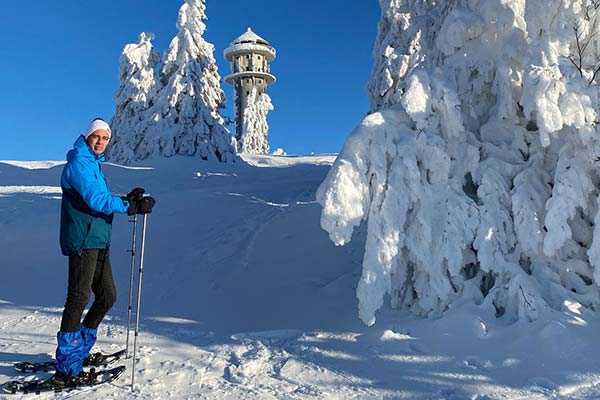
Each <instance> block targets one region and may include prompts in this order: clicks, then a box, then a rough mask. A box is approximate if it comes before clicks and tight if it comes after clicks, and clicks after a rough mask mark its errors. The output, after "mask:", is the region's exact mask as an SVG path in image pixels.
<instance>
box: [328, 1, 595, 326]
mask: <svg viewBox="0 0 600 400" xmlns="http://www.w3.org/2000/svg"><path fill="white" fill-rule="evenodd" d="M379 3H380V6H381V10H382V17H381V20H380V22H379V32H378V37H377V39H376V43H375V50H374V59H375V64H374V67H373V70H372V77H371V80H370V82H369V84H368V91H369V96H370V99H371V111H372V113H371V114H370V115H369V116H367V117H366V118H365V119H364V121H363V122H362V123H361V124H360V125H359V126H358V127H357V128H356V129H355V130H354V131H353V132H352V133H351V135H350V137H349V138H348V140H347V142H346V143H345V145H344V148H343V149H342V151H341V153H340V154H339V157H338V159H337V160H336V162H335V164H334V166H333V168H332V169H331V171H330V172H329V175H328V176H327V178H326V180H325V181H324V182H323V184H322V185H321V187H320V188H319V191H318V193H317V198H318V201H319V202H320V203H321V205H322V206H323V213H322V217H321V224H322V226H323V228H325V229H326V230H327V231H328V232H329V234H330V237H331V239H332V240H333V241H334V242H335V243H336V244H338V245H343V244H345V243H347V242H348V241H350V240H351V237H352V233H353V230H354V229H355V227H357V226H358V225H359V224H360V223H361V221H366V224H367V231H368V233H367V243H366V247H365V255H364V259H363V273H362V277H361V280H360V283H359V286H358V289H357V295H358V298H359V315H360V317H361V318H362V319H363V321H364V322H365V323H367V324H369V325H370V324H373V323H374V322H375V318H376V311H377V310H378V309H380V308H381V306H382V305H383V301H384V298H385V297H386V296H389V298H390V299H391V304H392V306H395V307H399V308H407V309H410V310H412V311H413V312H415V313H417V314H419V315H427V316H429V315H439V314H440V313H442V312H444V311H445V310H446V309H447V308H448V307H449V306H450V305H451V304H452V303H455V302H458V301H461V302H465V301H472V302H475V303H477V304H480V305H481V308H482V309H483V310H484V312H487V313H489V315H490V316H498V317H502V318H505V319H507V320H508V321H515V320H518V319H529V320H532V319H535V318H537V317H538V316H539V315H540V314H541V313H544V312H545V311H546V310H551V309H557V310H560V309H561V308H562V307H563V304H564V302H565V301H567V300H568V301H577V302H579V303H581V304H582V305H584V306H587V307H592V308H598V306H600V297H599V289H598V285H599V283H600V213H598V210H599V208H600V207H599V204H600V198H599V196H598V195H599V191H598V184H599V183H600V179H599V177H600V175H599V173H598V171H600V170H599V168H600V164H595V163H594V160H595V159H596V157H598V155H600V147H599V145H600V143H598V142H599V140H598V139H599V138H600V132H598V128H597V126H598V122H597V121H598V116H597V112H596V110H597V109H598V105H599V104H598V99H599V94H600V90H599V88H600V79H598V78H600V77H599V76H598V75H600V73H599V67H600V42H598V41H597V40H595V39H594V38H595V37H596V36H597V34H598V33H599V29H598V26H599V14H598V11H599V5H600V4H599V3H598V2H597V1H595V0H572V1H568V2H566V1H562V0H548V1H546V0H544V1H542V0H533V1H532V0H528V1H526V0H510V1H505V0H486V1H479V0H439V1H435V2H432V1H428V0H380V1H379Z"/></svg>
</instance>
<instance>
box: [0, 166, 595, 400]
mask: <svg viewBox="0 0 600 400" xmlns="http://www.w3.org/2000/svg"><path fill="white" fill-rule="evenodd" d="M248 159H249V160H250V161H251V164H253V165H247V164H242V163H238V164H236V165H220V164H212V163H201V162H199V161H198V160H195V159H187V158H177V159H172V160H158V161H156V162H155V163H151V165H152V168H146V167H144V166H139V167H132V168H121V167H119V166H107V168H105V173H106V175H107V177H108V180H109V185H110V186H111V188H112V190H113V191H114V192H115V193H126V192H127V190H128V189H130V187H132V186H134V185H135V186H138V185H139V186H143V187H145V188H146V189H147V190H148V191H149V192H151V193H153V194H154V195H155V196H156V197H157V199H158V206H157V209H156V211H155V213H154V214H153V215H151V216H149V218H148V247H147V249H146V252H147V261H146V265H145V267H144V289H143V295H142V299H143V302H142V309H141V323H140V332H141V333H140V336H139V341H138V345H139V347H138V362H137V369H136V371H135V376H136V378H135V380H136V390H135V391H134V392H131V391H130V387H129V385H130V382H131V373H132V371H131V360H124V361H122V362H120V363H121V364H126V365H127V366H128V368H129V369H128V371H126V373H125V374H124V375H123V376H122V377H121V378H120V379H119V380H117V381H116V382H114V383H112V384H108V385H104V386H98V387H93V388H88V389H85V390H84V391H73V392H67V393H60V394H42V395H39V396H35V398H39V399H69V398H73V399H78V398H89V399H97V398H102V399H424V400H425V399H427V400H489V399H526V400H534V399H535V400H537V399H555V400H566V399H581V400H584V399H600V370H598V368H597V365H596V364H597V361H596V360H597V359H598V358H599V357H600V351H599V350H597V349H596V348H597V347H598V346H597V345H596V342H597V334H596V333H597V332H598V330H599V329H600V318H598V316H597V315H595V314H593V313H588V312H586V311H583V312H580V311H579V310H578V309H576V308H573V307H567V308H566V309H565V312H564V313H553V314H550V315H548V317H547V318H546V319H544V318H542V319H540V320H539V321H536V322H535V323H532V324H521V323H520V324H519V325H516V326H515V325H508V326H505V325H503V324H502V322H499V321H489V320H487V319H486V317H485V316H483V315H480V313H479V311H478V309H477V307H476V306H465V307H463V308H460V309H456V310H451V311H449V312H448V313H447V315H446V316H445V317H444V318H442V319H438V320H434V319H431V320H428V319H418V318H415V317H412V316H408V315H406V314H403V313H398V312H396V311H391V310H387V309H386V310H384V311H382V312H380V314H379V316H378V322H377V324H376V325H375V326H374V327H371V328H367V327H366V326H364V325H363V324H362V323H360V321H359V320H358V317H357V312H356V307H357V301H356V295H355V290H356V285H357V282H358V279H359V277H360V271H361V260H362V251H363V250H362V246H363V245H364V241H363V242H361V234H362V235H363V238H364V232H363V233H361V232H360V229H359V232H358V233H357V235H358V239H355V240H353V242H352V243H350V244H349V245H348V246H346V247H335V246H333V244H332V243H331V242H330V241H329V239H328V237H327V234H326V233H325V232H324V231H322V230H321V229H320V227H319V211H320V210H319V207H318V205H317V204H315V202H314V193H315V190H316V188H317V186H318V185H319V183H320V182H321V180H322V179H323V177H324V176H325V174H326V173H327V170H328V169H329V166H330V165H331V162H332V161H333V157H331V156H323V157H316V156H315V157H270V156H266V157H264V156H263V157H260V156H251V157H248ZM33 168H36V169H33ZM60 172H61V167H60V165H59V164H58V163H54V162H52V163H44V162H39V163H32V164H31V166H28V165H27V163H14V162H11V163H4V164H3V163H0V234H2V237H3V240H2V241H0V254H2V255H3V256H2V259H1V260H2V261H1V263H2V270H3V276H4V278H5V279H10V280H11V282H12V283H11V284H10V285H5V286H4V287H3V290H2V292H0V380H2V381H5V380H8V379H12V378H13V377H19V376H23V375H19V373H17V372H16V371H14V369H13V367H12V365H13V363H14V362H17V361H43V360H47V359H48V358H49V357H51V356H52V354H53V353H54V349H55V335H56V331H57V329H58V326H59V324H60V317H61V312H62V303H63V301H64V291H65V286H66V280H65V277H66V275H65V273H66V262H65V259H64V258H63V257H62V256H60V254H59V251H58V243H57V234H58V213H59V210H60V203H59V202H58V201H57V199H56V198H52V197H47V195H48V194H52V193H54V194H57V193H60V191H56V189H55V188H56V187H57V186H56V185H57V182H58V181H59V177H60ZM15 188H20V189H18V190H16V189H15ZM48 188H51V189H48ZM130 229H131V225H130V224H129V223H128V222H127V217H123V216H117V218H116V219H115V226H114V232H113V244H112V247H111V252H112V260H113V270H114V273H115V279H116V282H117V286H118V292H119V300H118V303H117V305H115V307H114V308H113V310H111V312H110V313H109V315H108V316H107V318H106V320H105V321H104V322H103V324H102V325H101V326H100V329H99V341H98V348H99V349H102V350H103V351H105V352H111V351H115V350H117V349H120V348H122V347H123V346H124V343H125V338H126V324H127V310H126V308H127V307H126V306H127V304H126V302H127V298H128V296H127V295H128V283H129V265H130V259H129V257H130V256H129V254H127V252H126V250H127V249H128V248H129V246H130V240H131V239H130V238H131V231H130ZM32 244H34V245H32ZM32 278H33V279H32ZM130 346H131V347H130V350H132V346H133V333H132V335H131V338H130ZM39 376H42V377H43V376H47V375H44V374H40V375H39ZM19 398H32V397H31V395H30V396H20V395H4V394H0V399H19Z"/></svg>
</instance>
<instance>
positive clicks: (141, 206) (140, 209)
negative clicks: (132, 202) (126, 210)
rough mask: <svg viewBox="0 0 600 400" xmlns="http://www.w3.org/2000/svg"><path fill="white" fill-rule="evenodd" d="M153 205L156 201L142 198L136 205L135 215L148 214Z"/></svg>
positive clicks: (152, 198)
mask: <svg viewBox="0 0 600 400" xmlns="http://www.w3.org/2000/svg"><path fill="white" fill-rule="evenodd" d="M155 204H156V200H155V199H154V197H150V196H146V197H142V199H141V200H140V201H138V202H137V203H136V205H137V210H136V214H150V213H151V212H152V208H154V205H155Z"/></svg>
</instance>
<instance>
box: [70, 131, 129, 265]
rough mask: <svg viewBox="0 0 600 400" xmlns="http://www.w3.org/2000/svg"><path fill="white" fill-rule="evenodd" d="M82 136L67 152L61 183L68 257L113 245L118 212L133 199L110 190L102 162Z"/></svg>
mask: <svg viewBox="0 0 600 400" xmlns="http://www.w3.org/2000/svg"><path fill="white" fill-rule="evenodd" d="M104 159H105V158H104V154H101V155H96V154H94V152H93V151H92V149H91V148H90V147H89V146H88V145H87V143H86V141H85V137H84V136H83V135H81V136H80V137H79V138H78V139H77V141H76V142H75V144H74V145H73V149H72V150H70V151H69V152H68V153H67V163H66V164H65V167H64V169H63V172H62V177H61V181H60V185H61V188H62V194H63V195H62V202H61V213H60V248H61V251H62V253H63V254H64V255H66V256H68V255H70V254H73V253H75V252H79V251H81V250H83V249H106V248H108V246H109V245H110V238H111V231H112V220H113V216H114V213H120V214H125V213H127V209H128V208H129V202H128V201H127V200H122V199H121V198H120V197H117V196H113V195H111V194H110V191H109V190H108V186H107V185H106V180H105V178H104V174H103V173H102V167H101V164H102V162H103V161H104Z"/></svg>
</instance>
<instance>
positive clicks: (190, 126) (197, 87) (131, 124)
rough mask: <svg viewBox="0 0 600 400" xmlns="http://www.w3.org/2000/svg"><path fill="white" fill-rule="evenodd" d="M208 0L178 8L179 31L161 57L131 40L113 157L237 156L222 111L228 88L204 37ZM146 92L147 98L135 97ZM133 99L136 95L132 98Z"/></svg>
mask: <svg viewBox="0 0 600 400" xmlns="http://www.w3.org/2000/svg"><path fill="white" fill-rule="evenodd" d="M205 9H206V6H205V1H204V0H186V1H185V2H184V4H183V5H182V6H181V8H180V10H179V15H178V19H177V29H178V33H177V35H176V36H175V37H174V38H173V40H172V41H171V43H170V46H169V48H168V49H167V51H166V53H165V56H164V58H163V64H162V67H161V68H160V75H157V74H156V73H155V71H156V68H157V65H158V63H159V62H160V60H159V57H158V56H157V54H156V52H155V50H154V49H153V48H152V46H151V44H150V38H149V37H148V36H147V35H145V36H143V37H141V39H140V43H138V44H136V45H127V46H126V47H125V49H124V51H123V55H122V56H121V73H120V77H121V82H122V83H121V88H120V89H119V91H118V92H117V94H116V96H115V98H116V100H117V111H116V113H115V117H114V118H113V123H114V124H116V126H114V127H113V129H115V131H116V135H115V136H116V137H115V139H116V140H115V141H114V143H112V144H111V147H112V150H110V153H109V154H108V155H109V159H111V160H114V161H117V162H122V163H131V162H132V161H140V160H144V159H147V158H150V157H156V156H165V157H171V156H174V155H176V154H180V155H186V156H199V157H201V158H202V159H205V160H206V159H215V160H219V161H223V162H227V161H234V160H235V158H236V144H235V140H234V139H233V137H232V136H231V134H230V133H229V130H228V129H227V123H226V121H225V119H224V118H223V116H222V114H221V110H222V109H223V108H225V93H224V92H223V90H222V89H221V86H220V79H221V78H220V76H219V73H218V71H217V64H216V61H215V58H214V56H213V53H214V46H213V45H212V44H210V43H208V42H207V41H205V40H204V38H203V35H204V31H205V29H206V25H205V24H204V22H203V21H205V20H206V14H205ZM136 96H137V97H143V98H144V99H145V101H144V102H142V101H137V100H135V99H137V97H136ZM132 99H134V100H132Z"/></svg>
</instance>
